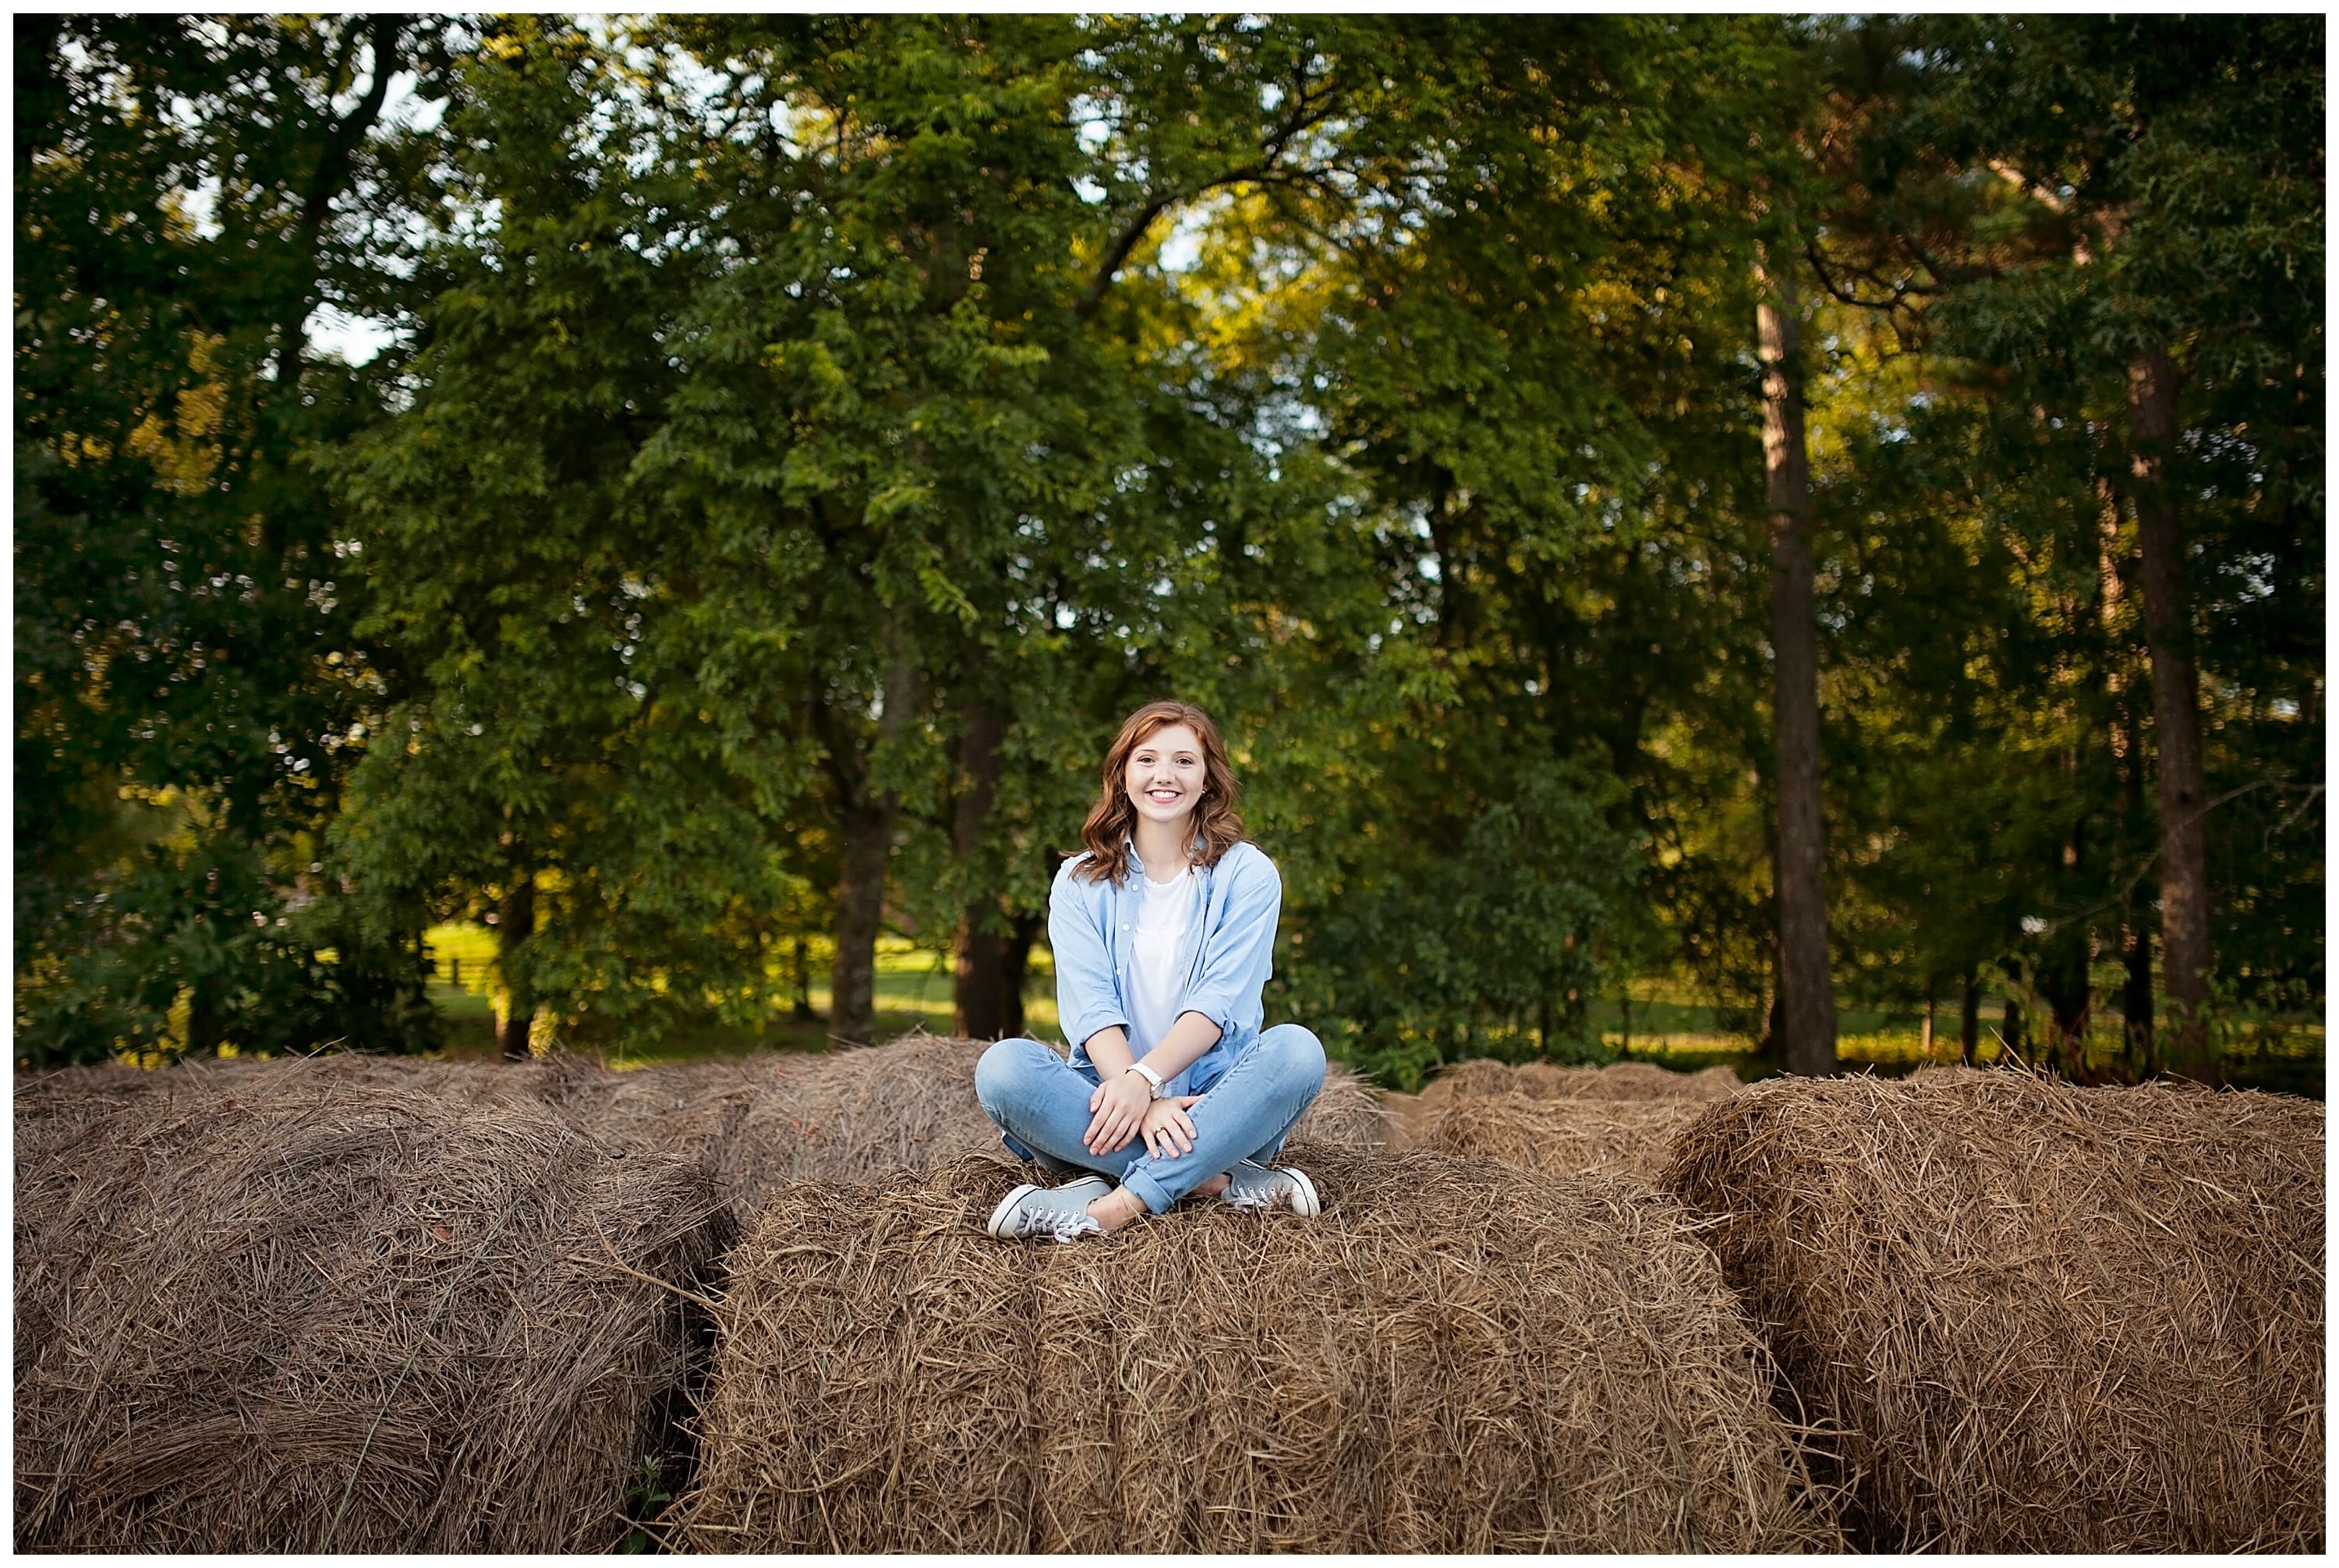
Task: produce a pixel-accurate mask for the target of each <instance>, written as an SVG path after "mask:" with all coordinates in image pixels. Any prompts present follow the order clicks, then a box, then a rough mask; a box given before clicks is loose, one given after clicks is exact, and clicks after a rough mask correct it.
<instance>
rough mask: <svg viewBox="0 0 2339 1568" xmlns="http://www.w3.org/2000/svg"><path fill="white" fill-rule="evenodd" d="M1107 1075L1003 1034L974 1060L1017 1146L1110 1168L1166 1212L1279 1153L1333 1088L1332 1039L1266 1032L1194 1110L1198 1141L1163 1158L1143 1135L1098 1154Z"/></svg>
mask: <svg viewBox="0 0 2339 1568" xmlns="http://www.w3.org/2000/svg"><path fill="white" fill-rule="evenodd" d="M1098 1081H1099V1080H1098V1078H1097V1074H1096V1071H1095V1070H1094V1069H1093V1068H1088V1069H1085V1070H1083V1069H1081V1068H1077V1067H1074V1066H1073V1065H1072V1064H1071V1063H1070V1062H1067V1061H1066V1060H1064V1059H1063V1058H1062V1057H1060V1056H1058V1055H1057V1054H1056V1053H1055V1052H1054V1051H1052V1050H1049V1049H1048V1048H1047V1047H1046V1046H1044V1045H1041V1044H1040V1043H1039V1042H1038V1041H1036V1040H1001V1041H1000V1042H999V1043H998V1044H996V1045H994V1046H992V1048H991V1049H990V1050H987V1051H985V1052H983V1055H982V1061H981V1062H980V1063H978V1064H977V1066H976V1068H975V1074H974V1087H975V1099H976V1100H977V1101H978V1102H979V1103H980V1104H981V1105H982V1109H983V1114H984V1115H986V1116H988V1117H990V1118H991V1119H992V1123H993V1124H994V1125H996V1126H997V1127H998V1128H999V1130H1000V1140H1001V1141H1002V1143H1004V1144H1005V1145H1006V1146H1007V1148H1008V1149H1009V1150H1010V1151H1011V1152H1012V1153H1014V1154H1016V1155H1017V1156H1019V1157H1021V1158H1022V1159H1031V1160H1036V1161H1037V1162H1039V1163H1040V1164H1042V1165H1044V1166H1046V1167H1048V1168H1049V1169H1051V1170H1058V1171H1062V1172H1065V1173H1068V1174H1069V1173H1071V1172H1075V1171H1082V1170H1091V1171H1095V1172H1097V1173H1098V1174H1100V1175H1103V1176H1108V1177H1110V1178H1113V1179H1115V1180H1117V1181H1119V1182H1120V1184H1121V1185H1122V1186H1124V1187H1126V1188H1129V1189H1130V1191H1131V1192H1134V1193H1136V1194H1137V1196H1138V1198H1140V1200H1141V1201H1142V1202H1143V1203H1144V1205H1145V1207H1146V1208H1148V1209H1149V1210H1150V1211H1151V1212H1153V1213H1155V1214H1160V1213H1161V1212H1162V1211H1164V1210H1165V1209H1167V1208H1169V1207H1170V1206H1171V1205H1173V1204H1175V1203H1176V1202H1177V1201H1178V1200H1179V1198H1184V1197H1185V1196H1186V1195H1187V1194H1189V1193H1190V1192H1192V1191H1193V1190H1194V1188H1198V1187H1199V1186H1200V1185H1201V1184H1202V1183H1203V1182H1205V1181H1208V1180H1209V1178H1211V1177H1213V1176H1217V1175H1219V1174H1221V1173H1224V1172H1229V1171H1231V1170H1232V1169H1234V1168H1235V1166H1236V1164H1237V1163H1238V1162H1239V1161H1241V1160H1244V1159H1249V1160H1253V1161H1256V1162H1258V1163H1260V1164H1264V1163H1266V1162H1267V1161H1268V1160H1269V1159H1273V1158H1274V1157H1275V1155H1276V1153H1277V1151H1278V1150H1279V1149H1282V1147H1283V1141H1284V1139H1286V1138H1288V1136H1290V1132H1291V1129H1292V1128H1293V1126H1294V1125H1296V1124H1297V1123H1298V1120H1299V1119H1300V1117H1301V1116H1303V1115H1304V1114H1306V1112H1307V1109H1308V1106H1309V1105H1311V1104H1313V1103H1314V1102H1315V1100H1316V1096H1317V1094H1318V1092H1319V1091H1320V1090H1322V1089H1323V1087H1324V1048H1323V1046H1322V1045H1320V1044H1319V1043H1318V1041H1317V1039H1316V1037H1315V1035H1314V1034H1312V1033H1310V1032H1309V1031H1308V1030H1306V1029H1304V1028H1302V1027H1301V1026H1299V1025H1298V1024H1296V1023H1284V1024H1278V1025H1277V1026H1276V1027H1275V1028H1273V1029H1269V1030H1264V1031H1260V1033H1259V1034H1258V1038H1256V1039H1255V1040H1252V1041H1251V1042H1250V1044H1248V1045H1247V1046H1245V1047H1244V1048H1243V1050H1241V1051H1240V1052H1239V1054H1238V1055H1237V1056H1236V1057H1235V1059H1234V1060H1233V1061H1232V1062H1230V1063H1229V1065H1228V1068H1227V1070H1226V1072H1225V1074H1224V1075H1223V1076H1222V1077H1220V1078H1219V1080H1218V1081H1217V1082H1216V1083H1214V1084H1212V1085H1211V1086H1210V1088H1209V1090H1208V1091H1206V1092H1205V1093H1204V1094H1203V1096H1202V1098H1201V1100H1200V1101H1199V1103H1197V1104H1195V1105H1194V1106H1192V1107H1191V1108H1189V1109H1188V1111H1187V1115H1189V1117H1191V1118H1192V1119H1193V1122H1194V1147H1193V1149H1192V1150H1191V1151H1190V1152H1189V1153H1186V1154H1180V1155H1174V1156H1167V1157H1160V1158H1157V1157H1155V1156H1153V1155H1150V1154H1147V1153H1145V1152H1144V1145H1143V1144H1142V1143H1132V1144H1131V1145H1130V1146H1129V1147H1128V1148H1124V1149H1116V1150H1114V1151H1113V1152H1112V1153H1110V1154H1103V1155H1099V1154H1091V1153H1090V1152H1089V1150H1088V1149H1087V1148H1086V1147H1085V1146H1084V1145H1083V1144H1082V1143H1081V1135H1082V1134H1083V1133H1085V1132H1086V1131H1087V1130H1088V1125H1089V1122H1090V1121H1091V1112H1090V1110H1089V1109H1088V1099H1089V1095H1090V1094H1091V1092H1092V1091H1093V1090H1095V1088H1096V1086H1097V1083H1098ZM1132 1150H1134V1151H1135V1152H1134V1154H1132V1152H1131V1151H1132Z"/></svg>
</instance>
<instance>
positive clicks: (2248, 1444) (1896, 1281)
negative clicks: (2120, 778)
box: [1663, 1071, 2324, 1552]
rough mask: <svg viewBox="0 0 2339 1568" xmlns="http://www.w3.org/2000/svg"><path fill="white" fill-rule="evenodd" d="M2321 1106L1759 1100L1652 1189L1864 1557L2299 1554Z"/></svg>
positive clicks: (1925, 1082) (1967, 1097)
mask: <svg viewBox="0 0 2339 1568" xmlns="http://www.w3.org/2000/svg"><path fill="white" fill-rule="evenodd" d="M2323 1159H2324V1130H2323V1108H2322V1107H2321V1106H2320V1105H2317V1104H2314V1103H2313V1102H2311V1101H2307V1100H2293V1099H2289V1098H2287V1097H2285V1096H2280V1095H2269V1094H2256V1093H2211V1092H2209V1091H2206V1090H2196V1089H2190V1088H2183V1089H2180V1088H2173V1087H2168V1086H2163V1085H2152V1086H2147V1087H2145V1088H2140V1089H2077V1088H2071V1087H2068V1086H2064V1085H2061V1084H2058V1083H2054V1082H2050V1081H2047V1080H2040V1079H2036V1078H2032V1077H2030V1076H2028V1075H2027V1074H2024V1073H2020V1072H2014V1071H1989V1072H1961V1073H1929V1074H1925V1075H1922V1076H1920V1077H1916V1078H1912V1079H1910V1080H1903V1081H1900V1082H1891V1081H1888V1080H1880V1079H1874V1078H1851V1079H1842V1080H1808V1079H1791V1080H1790V1079H1781V1080H1773V1081H1771V1082H1768V1083H1762V1084H1757V1085H1755V1086H1753V1087H1752V1088H1751V1089H1749V1090H1747V1091H1746V1092H1745V1093H1744V1094H1742V1095H1741V1096H1739V1097H1738V1098H1737V1099H1735V1100H1732V1101H1730V1102H1728V1103H1727V1104H1724V1105H1721V1106H1716V1107H1714V1108H1712V1109H1710V1110H1708V1111H1707V1112H1706V1114H1705V1115H1704V1116H1703V1117H1702V1119H1700V1120H1699V1122H1698V1123H1697V1124H1696V1125H1695V1126H1694V1127H1693V1128H1692V1129H1690V1130H1689V1131H1688V1132H1687V1133H1686V1134H1685V1135H1684V1136H1683V1139H1682V1141H1681V1144H1680V1146H1679V1149H1678V1150H1677V1153H1676V1156H1675V1159H1674V1162H1673V1165H1672V1166H1671V1167H1670V1168H1669V1169H1667V1171H1666V1172H1665V1175H1664V1178H1663V1180H1664V1183H1665V1185H1666V1187H1667V1188H1669V1189H1671V1190H1672V1191H1673V1192H1675V1193H1677V1194H1678V1195H1679V1196H1680V1197H1681V1198H1683V1201H1684V1202H1685V1203H1686V1204H1687V1205H1688V1206H1689V1207H1690V1208H1693V1209H1695V1210H1698V1211H1701V1212H1702V1213H1704V1214H1706V1215H1710V1216H1712V1217H1713V1218H1714V1219H1715V1220H1716V1221H1717V1222H1718V1223H1717V1224H1716V1227H1715V1228H1713V1229H1712V1230H1711V1231H1710V1232H1709V1237H1710V1239H1711V1240H1712V1244H1713V1246H1714V1247H1715V1248H1716V1250H1717V1252H1718V1254H1719V1255H1720V1257H1721V1258H1722V1267H1723V1269H1724V1271H1725V1272H1726V1273H1727V1274H1728V1275H1729V1277H1730V1279H1731V1282H1732V1284H1733V1285H1735V1286H1737V1287H1738V1288H1739V1290H1740V1291H1741V1292H1742V1294H1743V1295H1744V1297H1746V1300H1747V1302H1748V1305H1749V1306H1750V1307H1751V1308H1752V1310H1753V1312H1754V1314H1755V1316H1756V1317H1758V1318H1759V1319H1761V1320H1762V1321H1763V1322H1764V1323H1765V1324H1766V1326H1767V1327H1768V1330H1769V1332H1770V1334H1771V1336H1772V1348H1773V1350H1774V1351H1775V1352H1776V1353H1777V1355H1778V1356H1779V1359H1780V1361H1781V1364H1782V1366H1784V1367H1785V1369H1786V1372H1787V1375H1788V1377H1789V1380H1790V1381H1791V1383H1792V1385H1793V1386H1794V1387H1795V1388H1796V1390H1797V1391H1798V1393H1799V1394H1800V1395H1801V1400H1802V1403H1803V1406H1804V1408H1805V1409H1806V1410H1808V1411H1811V1413H1812V1414H1813V1415H1814V1416H1815V1417H1818V1418H1821V1419H1822V1420H1823V1421H1824V1422H1825V1423H1827V1424H1830V1425H1833V1426H1835V1427H1838V1428H1840V1429H1841V1437H1840V1439H1838V1444H1839V1454H1838V1461H1837V1464H1836V1466H1835V1468H1836V1473H1837V1474H1840V1475H1841V1479H1842V1480H1843V1481H1844V1482H1845V1483H1846V1484H1848V1486H1849V1488H1850V1495H1851V1498H1852V1500H1853V1501H1852V1504H1851V1505H1850V1513H1849V1514H1848V1515H1847V1519H1848V1523H1850V1524H1852V1525H1853V1527H1854V1532H1855V1535H1856V1537H1857V1538H1858V1539H1860V1540H1862V1541H1864V1542H1866V1543H1870V1544H1871V1545H1874V1546H1876V1547H1879V1548H1881V1549H1885V1550H1894V1551H1898V1550H1917V1549H1924V1550H1941V1551H1950V1552H2146V1551H2152V1552H2164V1551H2176V1552H2226V1551H2239V1550H2261V1551H2302V1550H2303V1551H2319V1550H2320V1549H2321V1547H2322V1544H2323V1538H2324V1528H2323V1484H2324V1441H2323V1382H2324V1371H2323V1350H2324V1283H2323V1275H2324V1264H2323V1257H2324V1218H2323V1212H2324V1201H2323Z"/></svg>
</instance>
